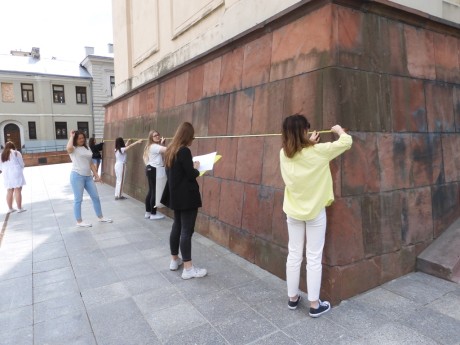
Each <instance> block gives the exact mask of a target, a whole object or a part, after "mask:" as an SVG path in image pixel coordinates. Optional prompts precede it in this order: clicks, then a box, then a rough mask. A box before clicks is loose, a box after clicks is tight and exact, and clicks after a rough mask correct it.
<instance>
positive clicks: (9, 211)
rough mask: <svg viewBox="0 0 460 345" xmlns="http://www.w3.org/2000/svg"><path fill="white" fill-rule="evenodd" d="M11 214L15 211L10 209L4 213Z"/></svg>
mask: <svg viewBox="0 0 460 345" xmlns="http://www.w3.org/2000/svg"><path fill="white" fill-rule="evenodd" d="M13 212H16V209H14V208H10V209H9V210H8V212H6V213H13Z"/></svg>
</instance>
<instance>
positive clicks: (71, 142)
mask: <svg viewBox="0 0 460 345" xmlns="http://www.w3.org/2000/svg"><path fill="white" fill-rule="evenodd" d="M74 137H75V131H71V132H70V137H69V141H68V142H67V147H66V149H67V152H68V153H72V152H73V151H74V150H75V148H74V147H73V138H74Z"/></svg>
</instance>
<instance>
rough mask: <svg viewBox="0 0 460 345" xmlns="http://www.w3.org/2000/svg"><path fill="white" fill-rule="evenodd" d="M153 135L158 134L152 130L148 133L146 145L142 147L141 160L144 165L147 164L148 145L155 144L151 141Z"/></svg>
mask: <svg viewBox="0 0 460 345" xmlns="http://www.w3.org/2000/svg"><path fill="white" fill-rule="evenodd" d="M154 134H159V133H158V132H157V131H156V130H154V129H152V130H151V131H150V132H149V137H148V138H147V145H145V147H144V154H143V156H142V158H143V159H144V162H145V164H147V163H148V162H149V149H150V145H152V144H155V142H154V141H153V135H154Z"/></svg>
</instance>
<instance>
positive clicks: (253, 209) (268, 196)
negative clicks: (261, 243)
mask: <svg viewBox="0 0 460 345" xmlns="http://www.w3.org/2000/svg"><path fill="white" fill-rule="evenodd" d="M273 199H274V191H273V189H272V188H268V187H264V186H257V185H250V184H245V185H244V203H243V220H242V225H241V227H242V228H243V229H245V230H247V231H249V232H250V233H251V234H253V235H255V236H257V237H261V238H265V239H267V240H271V239H272V214H273Z"/></svg>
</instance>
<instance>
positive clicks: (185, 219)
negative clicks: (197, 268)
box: [169, 208, 198, 262]
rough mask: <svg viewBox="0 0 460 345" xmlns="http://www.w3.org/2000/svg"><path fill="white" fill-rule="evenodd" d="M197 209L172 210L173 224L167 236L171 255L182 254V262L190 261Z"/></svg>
mask: <svg viewBox="0 0 460 345" xmlns="http://www.w3.org/2000/svg"><path fill="white" fill-rule="evenodd" d="M197 214H198V209H197V208H196V209H193V210H174V223H173V225H172V229H171V235H170V236H169V246H170V248H171V255H178V254H179V247H180V252H181V254H182V261H184V262H187V261H191V260H192V235H193V233H194V232H195V221H196V216H197Z"/></svg>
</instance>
